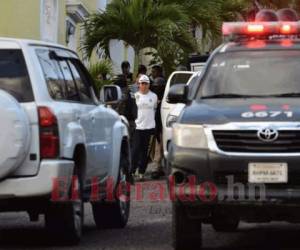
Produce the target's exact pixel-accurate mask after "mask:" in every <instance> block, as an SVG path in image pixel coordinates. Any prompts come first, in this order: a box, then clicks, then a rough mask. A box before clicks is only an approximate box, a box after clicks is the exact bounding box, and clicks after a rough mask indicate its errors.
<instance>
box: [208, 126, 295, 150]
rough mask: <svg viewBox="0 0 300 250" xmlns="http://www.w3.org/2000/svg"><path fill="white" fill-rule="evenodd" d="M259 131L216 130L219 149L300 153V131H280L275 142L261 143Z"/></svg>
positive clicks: (214, 133) (215, 134) (215, 136)
mask: <svg viewBox="0 0 300 250" xmlns="http://www.w3.org/2000/svg"><path fill="white" fill-rule="evenodd" d="M257 133H258V131H257V130H238V131H234V130H214V131H213V135H214V138H215V141H216V143H217V146H218V147H219V149H221V150H223V151H225V152H244V153H300V130H299V131H298V130H284V131H279V136H278V138H277V140H275V141H274V142H264V141H261V140H260V139H259V138H258V136H257Z"/></svg>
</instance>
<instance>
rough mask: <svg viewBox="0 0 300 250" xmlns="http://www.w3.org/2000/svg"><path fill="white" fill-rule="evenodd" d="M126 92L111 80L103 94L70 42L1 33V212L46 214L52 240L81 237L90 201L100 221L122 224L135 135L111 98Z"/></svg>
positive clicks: (108, 224)
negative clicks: (66, 45)
mask: <svg viewBox="0 0 300 250" xmlns="http://www.w3.org/2000/svg"><path fill="white" fill-rule="evenodd" d="M120 93H121V92H120V90H119V89H118V87H116V86H107V87H105V88H104V89H103V90H102V95H101V96H103V100H102V101H101V100H99V99H98V98H97V97H96V93H95V86H94V83H93V81H92V79H91V77H90V75H89V73H88V71H87V70H86V68H85V67H84V66H83V64H82V63H81V62H80V60H79V59H78V56H77V55H76V53H74V52H73V51H71V50H69V49H67V48H64V47H62V46H59V45H56V44H50V43H44V42H39V41H30V40H16V39H5V38H0V120H1V123H0V211H2V212H6V211H27V212H28V213H29V215H30V219H31V220H32V221H36V220H38V219H39V215H40V214H44V215H45V224H46V228H47V229H48V230H49V231H50V233H52V234H53V239H55V241H56V242H57V241H58V240H63V241H64V243H68V244H77V243H79V241H80V238H81V234H82V226H83V218H84V206H83V204H84V202H91V204H92V206H93V213H94V219H95V222H96V224H97V226H98V228H109V227H114V228H117V227H124V226H125V225H126V223H127V220H128V216H129V206H130V203H129V199H125V198H128V196H129V195H130V191H129V190H127V189H125V188H120V189H118V192H116V190H117V187H118V186H119V185H118V184H123V183H125V182H126V181H127V180H128V178H129V169H130V163H131V158H130V153H129V152H130V150H129V148H130V146H129V134H128V128H127V126H126V122H124V121H123V120H122V118H121V117H120V116H119V115H118V114H117V113H116V112H115V111H113V110H112V109H109V108H107V107H106V104H105V103H106V102H109V103H114V102H117V101H118V100H119V99H120V98H121V96H120ZM104 97H105V98H104ZM107 180H113V181H111V184H112V187H111V190H112V192H111V194H110V196H113V197H110V201H109V202H105V200H107V199H106V198H107V197H106V194H107V192H106V191H105V189H104V188H103V187H105V185H106V184H107ZM117 193H118V195H117ZM117 196H118V197H117ZM121 196H122V199H119V197H121ZM125 196H126V197H125ZM124 197H125V198H124ZM112 198H113V199H112Z"/></svg>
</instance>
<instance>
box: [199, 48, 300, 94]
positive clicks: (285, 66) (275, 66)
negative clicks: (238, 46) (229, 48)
mask: <svg viewBox="0 0 300 250" xmlns="http://www.w3.org/2000/svg"><path fill="white" fill-rule="evenodd" d="M299 59H300V52H299V51H293V50H284V51H283V50H265V51H245V52H244V51H243V52H241V51H237V52H228V53H221V54H218V55H216V56H215V57H214V59H213V61H212V62H211V64H210V65H209V68H208V71H207V72H206V75H205V78H204V79H203V81H202V83H201V85H202V87H201V88H200V90H199V92H198V97H199V98H202V97H210V96H215V95H237V96H240V95H242V96H257V97H266V96H276V95H281V94H288V93H295V94H297V93H299V92H300V86H299V79H300V71H299V68H300V60H299ZM283 72H284V73H283Z"/></svg>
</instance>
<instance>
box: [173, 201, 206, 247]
mask: <svg viewBox="0 0 300 250" xmlns="http://www.w3.org/2000/svg"><path fill="white" fill-rule="evenodd" d="M172 237H173V247H174V249H175V250H194V249H201V247H202V223H201V221H200V220H195V219H190V218H189V217H188V215H187V214H186V211H185V208H184V207H183V206H182V205H180V204H178V203H175V202H174V203H173V213H172Z"/></svg>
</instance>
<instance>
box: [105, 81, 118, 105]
mask: <svg viewBox="0 0 300 250" xmlns="http://www.w3.org/2000/svg"><path fill="white" fill-rule="evenodd" d="M121 100H122V91H121V88H120V87H119V86H116V85H104V86H103V87H102V88H101V90H100V101H101V102H103V103H105V104H106V105H113V104H118V103H119V102H120V101H121Z"/></svg>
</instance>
